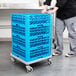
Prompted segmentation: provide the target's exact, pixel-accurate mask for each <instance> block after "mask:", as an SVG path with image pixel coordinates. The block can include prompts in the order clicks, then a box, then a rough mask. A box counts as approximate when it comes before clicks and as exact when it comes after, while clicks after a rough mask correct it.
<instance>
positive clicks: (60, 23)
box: [53, 18, 65, 56]
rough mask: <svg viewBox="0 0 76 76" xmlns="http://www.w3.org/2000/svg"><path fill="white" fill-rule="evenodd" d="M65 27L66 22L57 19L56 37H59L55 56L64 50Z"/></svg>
mask: <svg viewBox="0 0 76 76" xmlns="http://www.w3.org/2000/svg"><path fill="white" fill-rule="evenodd" d="M64 29H65V24H64V21H63V20H60V19H58V18H57V19H56V39H57V47H56V51H55V53H53V56H55V55H56V54H57V55H60V54H62V52H63V31H64Z"/></svg>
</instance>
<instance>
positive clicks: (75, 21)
mask: <svg viewBox="0 0 76 76" xmlns="http://www.w3.org/2000/svg"><path fill="white" fill-rule="evenodd" d="M65 24H66V26H67V29H68V36H69V43H70V53H68V54H66V56H67V57H68V56H71V55H72V56H73V55H76V17H73V18H70V19H67V20H65Z"/></svg>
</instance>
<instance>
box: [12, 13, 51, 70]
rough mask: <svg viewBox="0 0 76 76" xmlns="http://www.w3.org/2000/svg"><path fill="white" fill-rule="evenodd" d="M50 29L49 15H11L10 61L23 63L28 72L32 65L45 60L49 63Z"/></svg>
mask: <svg viewBox="0 0 76 76" xmlns="http://www.w3.org/2000/svg"><path fill="white" fill-rule="evenodd" d="M51 29H52V28H51V15H49V14H42V13H16V14H11V30H12V53H11V57H12V58H13V59H12V60H13V61H15V60H16V59H17V60H19V61H21V62H23V63H25V64H26V69H27V70H28V71H29V67H28V65H30V64H32V63H35V62H39V61H42V60H45V59H49V62H51V61H50V58H51ZM31 68H32V67H31ZM31 68H30V70H31Z"/></svg>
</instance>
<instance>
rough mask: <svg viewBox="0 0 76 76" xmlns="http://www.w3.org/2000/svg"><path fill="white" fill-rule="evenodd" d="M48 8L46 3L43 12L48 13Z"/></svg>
mask: <svg viewBox="0 0 76 76" xmlns="http://www.w3.org/2000/svg"><path fill="white" fill-rule="evenodd" d="M47 9H48V5H44V8H43V10H42V11H41V13H46V12H47Z"/></svg>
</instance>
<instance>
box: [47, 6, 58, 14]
mask: <svg viewBox="0 0 76 76" xmlns="http://www.w3.org/2000/svg"><path fill="white" fill-rule="evenodd" d="M57 10H58V7H54V9H53V10H49V11H48V14H53V13H55V12H56V11H57Z"/></svg>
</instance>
